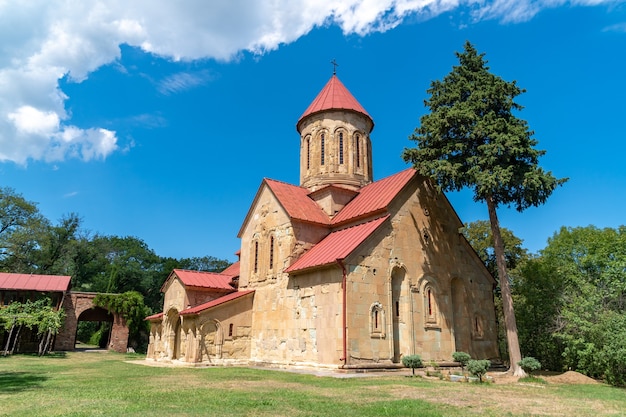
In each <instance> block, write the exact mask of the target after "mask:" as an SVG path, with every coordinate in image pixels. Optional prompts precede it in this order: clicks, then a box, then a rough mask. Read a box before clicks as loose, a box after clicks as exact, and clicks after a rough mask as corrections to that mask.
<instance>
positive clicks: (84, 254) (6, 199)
mask: <svg viewBox="0 0 626 417" xmlns="http://www.w3.org/2000/svg"><path fill="white" fill-rule="evenodd" d="M229 264H230V263H229V262H228V261H227V260H224V259H218V258H215V257H213V256H203V257H190V258H181V259H175V258H170V257H161V256H158V255H157V254H156V253H155V252H154V251H153V250H152V249H150V247H149V246H148V244H147V243H146V242H144V241H143V240H141V239H139V238H137V237H132V236H106V235H101V234H94V233H90V232H88V231H85V230H83V228H82V219H81V218H80V217H79V216H78V215H77V214H74V213H70V214H67V215H65V216H63V217H62V218H61V219H60V220H59V221H58V222H57V223H56V224H54V223H52V222H51V221H50V220H48V219H46V218H45V217H44V216H43V215H42V214H41V213H40V212H39V209H38V208H37V205H36V204H35V203H33V202H30V201H27V200H26V199H25V198H24V197H23V196H22V195H20V194H18V193H17V192H16V191H15V190H13V189H11V188H0V271H2V272H13V273H28V274H31V273H32V274H50V275H70V276H71V277H72V284H71V285H72V290H75V291H92V292H101V293H115V294H126V296H124V297H122V298H120V299H124V300H126V301H125V302H127V303H128V302H130V301H129V300H131V301H133V302H135V304H137V305H138V306H139V307H137V308H136V309H135V310H134V311H135V312H140V313H138V315H137V314H135V315H134V316H133V317H132V318H129V319H130V320H131V324H132V326H133V328H132V329H131V330H132V335H140V334H141V333H142V332H141V328H140V327H141V326H144V325H146V323H145V322H144V321H143V318H142V319H141V320H140V319H139V318H138V317H139V315H142V314H144V316H143V317H145V315H148V314H151V313H152V312H156V311H160V310H161V308H162V307H163V294H162V293H161V292H160V289H161V286H162V285H163V282H165V280H166V279H167V277H168V275H169V274H170V273H171V271H172V270H173V269H175V268H180V269H193V270H201V271H210V272H219V271H222V270H223V269H225V268H226V267H227V266H229ZM129 294H131V295H132V297H131V296H130V295H129ZM140 297H141V302H139V298H140ZM144 303H145V306H146V307H147V309H145V310H142V307H141V306H143V305H144ZM1 325H2V324H0V326H1ZM11 326H12V325H11ZM0 331H2V328H0Z"/></svg>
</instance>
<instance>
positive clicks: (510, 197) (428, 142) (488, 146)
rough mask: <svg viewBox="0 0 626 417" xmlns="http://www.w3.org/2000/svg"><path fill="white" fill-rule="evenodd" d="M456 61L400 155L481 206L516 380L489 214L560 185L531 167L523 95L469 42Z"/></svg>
mask: <svg viewBox="0 0 626 417" xmlns="http://www.w3.org/2000/svg"><path fill="white" fill-rule="evenodd" d="M456 56H457V57H458V59H459V63H460V65H458V66H454V67H453V68H452V71H451V72H450V73H449V74H448V75H446V76H445V77H444V79H443V81H433V82H432V83H431V86H430V88H429V89H428V90H427V92H428V94H430V99H428V100H426V101H425V105H426V107H428V108H429V109H430V113H428V114H426V115H424V116H422V117H421V119H420V126H419V127H417V128H416V129H415V132H414V133H413V135H412V136H411V137H410V139H411V140H413V141H415V142H416V143H417V147H416V148H412V149H405V150H404V153H403V158H404V160H405V161H407V162H411V163H413V165H414V166H415V168H416V169H417V170H418V171H419V172H420V173H421V174H422V175H425V176H427V177H430V178H432V179H433V181H434V182H435V183H436V184H437V186H438V187H439V189H440V190H442V191H458V190H461V189H463V188H465V187H468V188H470V189H472V190H473V192H474V200H475V201H481V202H485V203H487V208H488V211H489V221H490V224H491V230H492V234H493V240H494V251H495V255H496V263H497V266H498V278H499V281H500V289H501V291H502V305H503V309H504V320H505V325H506V334H507V343H508V349H509V360H510V364H511V371H513V373H514V375H519V376H523V375H524V371H523V370H522V369H521V368H520V367H519V366H518V365H517V362H518V361H520V360H521V353H520V348H519V341H518V337H517V324H516V322H515V313H514V311H513V301H512V298H511V289H510V286H509V280H508V275H507V269H506V261H505V255H504V244H503V241H502V235H501V232H500V224H499V221H498V216H497V213H496V209H497V208H498V207H499V206H500V205H506V206H511V205H513V206H514V207H515V208H516V209H517V210H518V211H523V210H525V209H527V208H528V207H531V206H539V205H541V204H543V203H544V202H545V201H546V199H547V198H548V197H549V196H550V194H552V192H553V191H554V189H555V188H556V187H557V186H559V185H561V184H563V183H564V182H565V181H567V179H557V178H555V177H554V176H553V175H552V174H551V173H550V172H545V171H544V170H543V169H542V168H541V167H539V166H538V160H539V157H540V156H542V155H543V154H544V153H545V151H542V150H537V149H535V148H534V146H536V145H537V141H536V140H535V139H533V137H532V136H533V134H534V133H533V132H532V131H530V130H529V129H528V124H527V122H526V121H525V120H521V119H518V118H517V117H515V115H514V114H513V111H519V110H521V109H522V106H520V105H519V104H517V103H515V101H514V99H515V97H517V96H518V95H520V94H522V93H523V92H524V91H525V90H523V89H521V88H519V87H518V86H517V84H516V82H515V81H513V82H507V81H504V80H503V79H502V78H500V77H498V76H496V75H494V74H492V73H491V72H490V71H489V67H488V66H487V61H486V60H485V59H484V58H483V57H484V54H479V53H478V52H477V51H476V49H475V48H474V46H473V45H472V44H471V43H470V42H466V43H465V46H464V51H463V52H457V53H456Z"/></svg>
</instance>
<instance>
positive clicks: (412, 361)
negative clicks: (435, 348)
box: [402, 355, 422, 375]
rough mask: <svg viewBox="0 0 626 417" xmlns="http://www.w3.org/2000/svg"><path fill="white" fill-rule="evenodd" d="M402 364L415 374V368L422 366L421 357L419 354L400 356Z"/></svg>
mask: <svg viewBox="0 0 626 417" xmlns="http://www.w3.org/2000/svg"><path fill="white" fill-rule="evenodd" d="M402 365H404V366H406V367H407V368H411V370H412V371H413V375H415V368H419V367H421V366H422V358H421V357H420V355H406V356H403V357H402Z"/></svg>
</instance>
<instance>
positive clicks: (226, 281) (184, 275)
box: [161, 269, 235, 291]
mask: <svg viewBox="0 0 626 417" xmlns="http://www.w3.org/2000/svg"><path fill="white" fill-rule="evenodd" d="M174 276H177V277H178V278H179V279H180V280H181V281H182V283H183V284H184V285H185V287H188V288H207V289H212V290H217V291H234V290H235V289H234V288H233V287H232V285H230V282H231V281H232V279H233V278H234V276H233V275H225V274H219V273H216V272H205V271H190V270H187V269H174V270H173V271H172V272H171V273H170V275H169V276H168V277H167V279H166V280H165V282H164V283H163V286H162V287H161V291H164V290H165V286H166V285H167V283H168V282H169V281H171V279H172V278H173V277H174Z"/></svg>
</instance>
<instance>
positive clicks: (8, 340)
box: [2, 319, 16, 356]
mask: <svg viewBox="0 0 626 417" xmlns="http://www.w3.org/2000/svg"><path fill="white" fill-rule="evenodd" d="M15 322H16V320H15V319H13V324H12V325H11V330H9V335H8V336H7V343H6V345H5V346H4V352H2V356H6V355H8V354H9V346H11V336H13V330H14V329H15Z"/></svg>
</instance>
